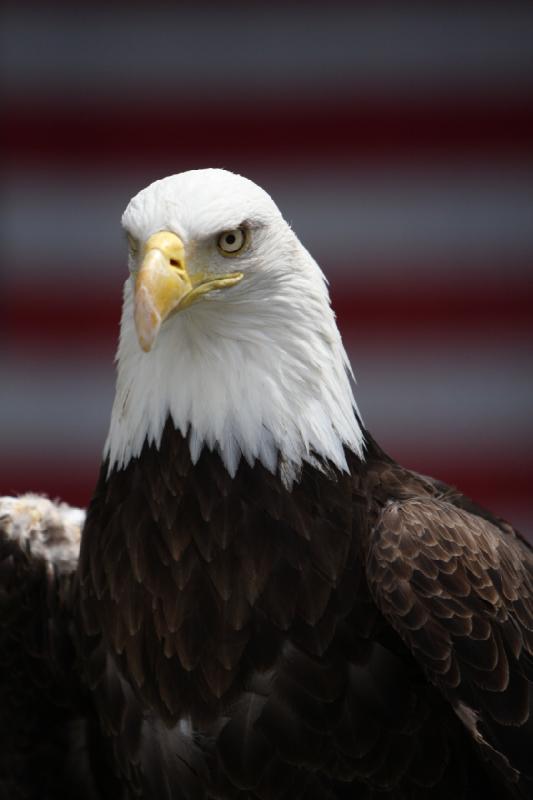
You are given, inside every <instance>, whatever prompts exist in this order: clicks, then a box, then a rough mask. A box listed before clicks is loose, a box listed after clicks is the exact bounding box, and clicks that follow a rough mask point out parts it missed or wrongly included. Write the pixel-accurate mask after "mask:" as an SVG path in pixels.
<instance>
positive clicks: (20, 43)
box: [2, 2, 533, 135]
mask: <svg viewBox="0 0 533 800" xmlns="http://www.w3.org/2000/svg"><path fill="white" fill-rule="evenodd" d="M532 40H533V11H532V8H531V6H528V5H526V4H520V3H515V2H508V3H505V4H499V5H496V4H487V3H480V2H477V3H471V2H470V3H460V4H453V5H450V6H449V7H438V5H437V4H427V5H426V6H424V5H421V4H419V3H415V2H411V3H402V4H401V6H399V5H396V4H393V3H390V4H388V5H385V6H384V5H383V4H382V3H379V4H375V5H374V6H373V5H372V4H368V5H366V4H365V5H363V4H359V3H357V4H353V5H352V4H350V3H342V2H341V3H331V4H329V5H328V6H327V7H325V6H324V5H323V4H319V3H311V4H306V6H305V8H304V9H302V6H301V4H299V3H294V4H278V5H277V6H276V10H275V13H273V12H272V9H271V7H270V6H267V5H264V6H261V5H258V4H256V3H239V4H238V5H237V6H235V7H234V8H231V5H230V7H229V8H228V5H227V4H209V5H208V6H206V5H204V4H201V3H197V4H195V5H192V4H185V5H184V4H181V3H180V4H164V5H163V6H161V7H158V6H157V5H155V6H152V5H149V6H142V5H140V4H135V3H128V4H126V3H118V4H116V6H115V7H113V5H112V4H109V5H106V6H105V7H104V6H102V7H101V8H99V9H98V11H97V12H95V9H94V8H93V7H92V5H91V4H90V3H84V4H81V3H76V4H74V5H72V6H69V5H68V4H61V6H60V7H59V8H58V11H57V12H56V13H54V10H53V8H50V7H49V6H48V5H41V6H38V5H37V4H33V5H32V6H31V7H30V8H28V7H25V5H24V4H20V3H19V4H17V5H14V4H10V7H9V8H8V9H6V11H5V12H4V15H3V41H2V53H3V73H4V75H6V76H7V78H8V80H7V84H8V91H10V92H11V93H13V94H19V93H20V92H26V91H36V92H38V93H39V94H40V93H42V92H46V91H50V87H52V88H53V89H54V90H55V91H59V92H61V93H62V94H67V95H75V96H85V94H86V93H87V92H90V91H92V90H94V91H96V92H97V94H98V97H99V98H101V97H102V95H103V94H104V93H108V94H111V93H118V92H128V93H129V97H130V99H131V102H132V103H136V102H139V108H138V112H139V113H142V99H141V98H142V94H143V92H146V93H147V94H148V95H150V93H152V92H154V91H156V92H159V93H164V92H168V91H170V90H171V91H172V92H173V94H172V95H171V96H170V99H171V101H174V102H180V99H181V98H183V97H186V98H188V97H191V96H194V95H197V93H198V92H202V91H203V92H209V93H211V94H212V95H214V96H217V97H218V99H224V98H227V100H228V102H229V103H231V101H232V99H234V98H236V97H237V96H238V95H243V94H244V95H245V96H246V100H247V102H250V101H251V102H254V100H255V99H257V98H258V96H260V95H261V93H263V94H264V93H268V92H271V93H272V94H273V96H279V94H280V92H281V93H282V95H283V96H285V97H287V96H290V95H291V94H292V93H294V92H298V93H301V92H302V91H304V92H305V91H307V92H308V94H309V95H310V96H313V97H318V98H319V99H320V93H321V91H324V90H327V91H328V93H329V92H331V91H336V92H338V93H341V92H346V91H347V90H353V89H363V90H370V91H372V92H373V93H375V92H379V91H381V90H386V91H387V92H390V91H391V90H393V91H394V90H396V89H400V88H406V89H407V90H408V91H409V92H413V91H417V90H421V89H422V90H424V89H426V90H427V89H430V90H431V92H434V91H435V90H436V89H438V88H448V89H449V88H453V87H455V88H460V89H461V90H463V91H464V90H465V89H472V88H474V89H475V88H479V87H480V86H481V87H490V88H491V90H492V89H494V87H497V88H502V87H503V88H505V86H506V85H514V86H516V85H518V84H522V85H531V83H532V74H531V70H530V65H531V64H530V54H531V50H530V48H531V41H532ZM230 113H233V112H232V111H231V112H230ZM318 113H320V112H319V111H318ZM221 124H223V120H221ZM125 135H127V134H125ZM130 135H133V134H130Z"/></svg>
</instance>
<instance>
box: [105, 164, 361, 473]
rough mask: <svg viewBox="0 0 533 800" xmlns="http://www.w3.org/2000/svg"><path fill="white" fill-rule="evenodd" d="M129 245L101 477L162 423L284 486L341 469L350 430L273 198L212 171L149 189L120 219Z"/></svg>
mask: <svg viewBox="0 0 533 800" xmlns="http://www.w3.org/2000/svg"><path fill="white" fill-rule="evenodd" d="M122 225H123V228H124V230H125V232H126V234H127V239H128V243H129V276H128V278H127V279H126V283H125V288H124V303H123V311H122V320H121V334H120V342H119V348H118V352H117V362H118V377H117V390H116V396H115V403H114V406H113V412H112V419H111V427H110V432H109V436H108V440H107V443H106V456H107V457H108V459H109V464H110V469H111V468H113V467H118V468H120V467H123V466H125V465H126V464H127V463H128V462H129V460H130V459H131V458H132V457H135V456H137V455H138V454H139V453H140V451H141V449H142V447H143V444H144V443H145V442H148V443H155V445H156V446H158V445H159V442H160V439H161V435H162V431H163V428H164V426H165V424H166V421H167V419H168V418H171V419H172V422H173V424H174V426H175V428H176V429H177V430H179V431H180V432H181V433H182V434H183V436H188V438H189V443H190V449H191V456H192V458H193V460H195V459H197V458H198V456H199V454H200V452H201V450H202V448H203V447H209V448H210V449H212V450H213V449H216V450H218V452H219V453H220V455H221V458H222V459H223V461H224V463H225V465H226V467H227V469H228V471H229V472H230V473H231V474H234V472H235V470H236V469H237V467H238V464H239V461H240V459H241V458H242V457H244V458H245V459H246V460H247V461H248V462H249V463H251V464H253V463H254V461H256V460H260V461H261V462H262V463H263V464H264V465H265V466H267V467H268V469H270V470H271V471H275V470H276V469H277V468H278V467H279V466H280V464H283V465H284V470H285V474H286V475H289V476H292V477H289V478H288V480H289V481H290V480H291V479H293V477H294V474H295V471H296V470H297V469H298V468H299V467H300V466H301V464H302V462H303V461H305V460H307V461H312V462H313V463H315V462H317V463H318V462H325V461H330V462H332V463H334V464H335V465H336V466H338V467H340V468H346V461H345V454H344V448H345V447H348V448H351V449H352V450H353V451H355V452H356V453H358V454H361V450H362V432H361V427H360V423H359V418H358V414H357V410H356V407H355V402H354V399H353V394H352V389H351V384H350V370H349V365H348V360H347V357H346V353H345V351H344V347H343V345H342V341H341V337H340V335H339V331H338V329H337V326H336V323H335V317H334V314H333V311H332V309H331V307H330V301H329V294H328V290H327V285H326V281H325V278H324V276H323V274H322V272H321V270H320V268H319V266H318V264H317V263H316V262H315V261H314V259H313V258H312V257H311V256H310V254H309V253H308V252H307V250H306V249H305V248H304V247H303V245H302V244H301V243H300V241H299V240H298V238H297V236H296V235H295V234H294V232H293V231H292V230H291V228H290V226H289V225H288V224H287V223H286V222H285V220H284V219H283V217H282V215H281V213H280V211H279V209H278V208H277V206H276V205H275V203H274V202H273V200H272V199H271V197H270V196H269V195H268V194H267V193H266V192H265V191H264V190H263V189H261V188H260V187H258V186H257V185H256V184H254V183H253V182H252V181H250V180H248V179H246V178H243V177H241V176H239V175H235V174H233V173H231V172H227V171H226V170H222V169H202V170H191V171H189V172H184V173H181V174H178V175H173V176H170V177H167V178H164V179H162V180H159V181H156V182H155V183H152V184H151V185H150V186H148V187H147V188H145V189H143V190H142V191H141V192H139V194H137V195H136V196H135V197H134V198H133V199H132V200H131V201H130V203H129V205H128V207H127V208H126V211H125V212H124V215H123V218H122Z"/></svg>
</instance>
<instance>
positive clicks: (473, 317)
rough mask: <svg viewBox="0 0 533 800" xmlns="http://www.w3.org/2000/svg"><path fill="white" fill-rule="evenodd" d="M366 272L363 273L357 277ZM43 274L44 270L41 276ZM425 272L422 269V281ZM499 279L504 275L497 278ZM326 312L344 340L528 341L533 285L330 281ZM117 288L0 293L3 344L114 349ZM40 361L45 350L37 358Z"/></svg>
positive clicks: (35, 288) (531, 327) (532, 333)
mask: <svg viewBox="0 0 533 800" xmlns="http://www.w3.org/2000/svg"><path fill="white" fill-rule="evenodd" d="M365 272H367V270H365ZM43 273H46V269H43ZM432 274H433V271H432V270H431V269H428V275H430V276H431V275H432ZM503 274H505V272H504V273H503ZM331 289H332V302H333V308H334V309H335V312H336V314H337V318H338V322H339V327H340V328H341V330H342V332H343V334H344V335H345V336H352V335H359V336H364V337H365V338H368V336H369V335H372V336H374V337H375V336H379V337H380V338H381V339H383V338H392V337H394V338H397V337H398V336H405V337H407V336H411V335H413V334H423V335H424V336H426V337H431V336H432V335H435V336H443V335H445V336H446V337H447V339H449V340H451V339H452V338H457V337H461V336H463V335H465V334H466V335H470V334H472V333H476V332H481V333H482V334H486V333H489V332H490V333H491V334H493V333H497V334H498V335H500V336H507V335H512V336H516V335H522V336H524V337H527V338H529V339H531V338H532V337H533V314H532V313H531V309H532V308H533V284H532V283H531V282H528V281H527V279H526V277H524V279H523V280H519V279H518V278H516V277H515V278H513V279H509V280H508V281H505V282H504V281H503V279H502V278H500V279H499V280H498V281H492V282H491V281H490V279H489V280H488V279H487V278H483V279H482V278H480V280H479V282H471V283H469V284H464V283H463V284H458V285H457V284H455V283H454V285H448V284H444V285H439V284H438V283H436V282H433V281H432V282H431V283H429V284H422V283H415V284H412V283H407V284H401V283H400V284H395V283H392V284H391V285H388V284H387V285H384V286H380V285H376V284H374V285H371V286H368V285H361V286H358V285H357V284H356V283H355V282H347V281H346V280H340V281H339V280H336V281H335V283H334V284H333V285H332V287H331ZM121 294H122V289H121V286H120V285H119V284H116V285H115V286H109V285H102V286H101V287H100V288H98V287H95V286H94V285H93V284H90V285H89V286H88V287H87V288H84V287H76V286H71V285H66V286H65V285H63V287H62V290H61V291H58V287H52V286H49V285H48V286H43V287H38V286H36V285H35V284H33V285H32V287H31V289H27V288H23V287H20V288H10V289H8V290H7V291H4V293H3V303H2V305H3V310H2V314H1V317H0V329H1V330H2V331H3V333H4V334H5V335H4V337H3V338H4V341H9V342H11V343H19V344H21V345H31V343H32V342H36V343H39V344H40V345H42V346H43V347H45V346H46V345H67V344H72V345H76V346H79V345H83V346H84V347H85V348H94V349H106V350H107V349H109V351H112V350H113V349H114V347H115V344H116V340H117V337H118V329H119V320H120V308H121V303H122V299H121ZM43 356H44V357H46V350H45V349H44V351H43Z"/></svg>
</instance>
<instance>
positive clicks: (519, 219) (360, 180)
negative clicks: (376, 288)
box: [3, 164, 533, 282]
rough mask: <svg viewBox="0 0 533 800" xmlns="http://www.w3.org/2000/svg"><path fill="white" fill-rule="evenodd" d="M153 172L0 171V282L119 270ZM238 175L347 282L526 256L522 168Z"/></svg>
mask: <svg viewBox="0 0 533 800" xmlns="http://www.w3.org/2000/svg"><path fill="white" fill-rule="evenodd" d="M154 177H155V176H154V175H149V176H145V178H144V180H143V176H140V175H137V176H136V177H134V176H132V175H123V176H122V177H121V178H120V177H119V176H117V178H116V180H113V181H110V175H109V174H107V173H103V172H102V173H101V174H96V175H95V174H94V173H91V174H89V173H86V174H83V173H77V174H76V175H71V174H70V173H69V175H68V176H67V175H66V174H57V173H53V174H52V173H43V172H38V173H36V174H29V173H22V174H20V175H19V174H15V173H13V172H11V173H9V175H8V177H7V180H6V182H5V186H4V198H5V202H4V212H3V213H4V217H3V225H4V244H3V246H4V258H5V259H6V261H7V263H11V264H13V265H16V270H13V271H10V274H9V275H8V279H9V280H14V281H19V280H20V281H25V280H29V279H31V278H41V279H42V278H43V277H51V276H50V273H49V272H47V274H46V276H43V269H44V268H46V269H47V270H49V269H53V270H54V276H61V277H62V278H63V277H64V278H66V279H69V278H71V279H72V280H73V281H76V282H77V281H79V280H80V279H82V280H92V279H94V280H95V281H96V280H98V281H101V280H103V279H105V278H109V280H110V281H116V280H119V279H120V278H121V277H122V276H125V274H126V266H125V261H126V245H125V242H124V240H123V237H122V235H121V230H120V217H121V214H122V211H123V209H124V207H125V206H126V204H127V202H128V200H129V198H130V197H131V196H132V195H133V194H134V193H135V192H136V191H137V190H138V189H139V188H141V186H140V184H141V185H142V184H143V183H149V182H150V181H151V180H153V178H154ZM249 177H251V178H252V179H254V180H256V181H257V182H258V183H259V184H260V185H263V186H264V188H266V189H267V191H269V192H270V193H271V194H272V196H273V197H274V199H275V200H276V202H277V203H278V205H279V207H280V208H281V210H282V212H283V213H284V215H285V217H286V219H288V220H289V221H290V222H291V224H292V226H293V228H294V229H295V231H296V233H297V234H298V236H299V238H300V239H301V241H302V242H303V243H304V244H305V245H306V246H307V247H308V248H309V249H310V251H311V252H312V253H313V255H314V256H315V257H316V258H317V259H318V261H319V263H320V264H321V265H322V267H323V269H324V271H325V272H326V273H327V274H328V275H329V276H330V277H331V278H332V279H335V278H336V277H337V272H336V270H338V269H341V268H344V269H346V270H347V271H348V272H347V274H350V275H352V276H353V277H354V278H356V279H357V280H364V279H371V280H374V279H378V280H383V279H386V278H387V277H393V276H394V274H395V269H397V267H398V265H400V266H401V268H402V270H403V271H402V279H406V280H407V279H409V278H410V277H424V278H427V277H428V275H427V269H428V267H429V268H433V267H434V266H435V262H437V264H436V265H437V268H438V264H439V263H443V264H444V263H445V264H446V269H447V270H449V268H450V266H451V267H452V268H453V262H454V260H455V261H456V262H457V267H458V269H459V268H460V270H461V272H460V277H461V279H465V278H466V277H468V274H467V273H465V269H466V270H468V269H477V268H478V267H479V264H480V263H481V264H482V265H483V268H486V269H488V268H489V267H490V265H491V264H493V263H494V262H495V261H497V260H498V258H500V260H504V262H505V263H506V264H508V265H511V266H512V265H513V262H523V261H524V260H525V259H526V257H529V258H531V256H532V255H533V226H532V225H531V220H532V219H533V192H532V191H531V185H532V182H533V164H524V165H521V166H517V167H512V166H510V165H507V166H506V165H504V164H499V165H498V164H479V165H477V166H476V167H471V168H464V169H461V168H459V167H455V169H454V168H453V167H452V165H450V164H441V165H437V164H432V165H431V166H428V168H427V169H426V170H425V171H424V170H422V169H421V168H420V167H418V168H416V167H414V166H413V165H409V164H404V165H402V166H397V167H396V168H394V169H393V168H388V169H387V170H369V169H364V168H362V167H352V168H351V169H343V170H342V171H339V169H338V167H337V168H336V169H327V168H326V167H325V166H323V167H322V168H321V167H320V166H318V167H314V168H313V169H311V168H310V169H308V170H305V169H304V168H300V170H299V171H297V172H293V173H292V174H289V175H287V174H285V175H273V174H271V173H268V174H265V173H264V172H261V171H260V170H253V171H252V172H251V173H249ZM469 261H470V262H471V263H470V264H469V263H468V262H469ZM406 262H410V263H411V266H410V267H408V269H410V270H411V273H410V274H408V273H406V272H405V270H406V268H407V267H406ZM517 266H518V268H525V267H526V265H524V264H523V263H518V264H517ZM83 268H85V269H88V273H87V274H84V275H83V274H81V273H80V270H81V269H83ZM369 268H370V272H368V273H366V274H365V272H364V270H365V269H367V270H368V269H369ZM420 268H422V270H423V273H422V275H418V276H417V273H416V270H420ZM483 274H485V273H483ZM432 276H433V273H432ZM446 277H447V278H450V277H451V276H450V273H449V271H447V272H446ZM470 277H476V276H475V275H472V274H471V275H470Z"/></svg>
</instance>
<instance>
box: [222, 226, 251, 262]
mask: <svg viewBox="0 0 533 800" xmlns="http://www.w3.org/2000/svg"><path fill="white" fill-rule="evenodd" d="M246 240H247V237H246V232H245V231H244V230H243V229H242V228H234V229H232V230H230V231H224V232H223V233H221V234H220V236H219V237H218V239H217V247H218V250H219V252H220V253H222V255H223V256H236V255H237V254H238V253H240V252H241V250H242V249H243V248H244V246H245V245H246Z"/></svg>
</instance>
